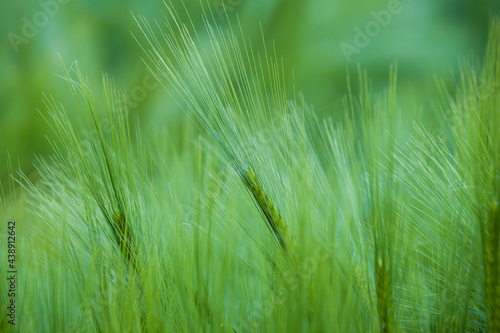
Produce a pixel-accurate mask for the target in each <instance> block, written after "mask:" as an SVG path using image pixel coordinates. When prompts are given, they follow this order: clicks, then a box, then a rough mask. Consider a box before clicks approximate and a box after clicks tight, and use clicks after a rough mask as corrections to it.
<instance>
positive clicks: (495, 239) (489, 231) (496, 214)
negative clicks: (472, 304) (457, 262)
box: [483, 201, 500, 332]
mask: <svg viewBox="0 0 500 333" xmlns="http://www.w3.org/2000/svg"><path fill="white" fill-rule="evenodd" d="M483 237H484V240H483V251H484V263H485V267H484V270H485V292H486V312H487V315H488V328H489V331H490V332H500V211H499V203H498V201H493V202H491V205H490V212H489V214H488V221H487V224H486V226H485V230H483Z"/></svg>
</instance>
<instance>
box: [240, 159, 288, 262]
mask: <svg viewBox="0 0 500 333" xmlns="http://www.w3.org/2000/svg"><path fill="white" fill-rule="evenodd" d="M243 182H244V183H245V185H246V186H247V188H248V190H249V191H250V193H251V195H252V196H253V199H254V200H255V202H256V203H257V206H258V207H259V208H260V210H261V212H262V214H263V215H264V217H265V219H266V222H267V226H268V227H269V229H270V230H271V232H272V233H273V235H274V237H275V238H276V241H277V242H278V244H279V245H280V247H281V249H282V250H283V252H284V253H287V254H289V253H290V252H291V253H292V254H295V241H294V239H293V236H292V235H291V233H290V231H289V230H288V227H287V225H286V223H285V220H284V219H283V217H282V215H281V214H280V212H279V210H278V208H277V207H276V206H275V205H274V204H273V202H272V201H271V199H270V198H269V197H268V196H267V194H266V193H265V192H264V190H263V189H262V186H261V185H260V183H259V180H258V179H257V176H256V175H255V173H254V172H253V170H252V169H251V168H249V169H248V170H247V171H246V173H244V175H243Z"/></svg>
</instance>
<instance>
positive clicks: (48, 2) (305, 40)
mask: <svg viewBox="0 0 500 333" xmlns="http://www.w3.org/2000/svg"><path fill="white" fill-rule="evenodd" d="M202 1H203V5H204V7H205V9H207V10H208V9H210V10H212V11H213V13H214V17H215V20H216V21H217V23H218V24H221V25H223V26H227V19H228V18H229V19H230V20H236V18H237V17H239V19H240V20H241V24H242V27H243V30H244V33H245V34H246V35H248V36H249V37H250V38H251V39H252V40H253V41H254V45H255V48H256V49H257V50H258V49H259V48H260V47H261V45H262V43H259V41H260V40H261V27H262V31H263V33H264V35H265V38H266V40H267V43H268V44H270V43H272V42H274V43H275V47H276V52H277V54H278V55H281V56H283V60H284V64H285V66H286V69H287V72H288V73H289V74H290V75H289V79H291V78H292V75H291V73H292V71H293V77H294V80H295V85H296V88H297V90H298V91H299V92H301V93H302V94H303V96H304V97H305V100H306V101H307V102H308V103H310V104H312V105H314V108H315V110H316V112H318V113H319V114H320V115H322V116H332V117H340V116H341V112H342V109H341V98H342V97H343V96H344V95H345V94H346V69H355V68H356V66H357V65H358V64H359V65H361V67H363V68H366V69H367V70H368V73H369V75H370V77H371V78H372V79H373V87H374V90H383V89H385V88H386V86H387V81H388V73H389V68H390V65H391V64H392V63H394V62H397V64H398V73H399V81H398V82H399V93H400V96H401V99H400V100H402V107H408V108H418V109H422V114H423V117H425V118H427V119H429V120H430V121H432V119H433V117H434V116H435V115H432V114H427V113H426V112H425V106H426V105H427V104H428V103H432V102H433V99H434V98H435V97H436V96H434V92H435V86H436V83H435V79H436V77H440V78H442V79H444V80H445V81H448V82H452V81H453V80H454V75H455V74H456V73H457V71H458V67H459V63H460V59H464V58H467V57H469V56H471V55H472V54H474V55H476V56H477V57H478V58H480V57H481V55H482V53H483V49H484V47H485V42H486V37H487V31H488V21H489V17H490V16H491V15H494V14H495V13H498V12H499V10H500V1H494V0H476V1H468V0H413V1H403V0H402V1H400V2H399V1H394V0H391V1H386V0H380V1H379V0H371V1H367V0H363V1H362V0H351V1H341V0H328V1H327V0H309V1H303V0H226V1H225V9H226V14H227V17H226V16H225V15H224V14H223V12H222V10H223V8H224V7H223V6H222V3H221V1H220V0H208V1H207V0H202ZM184 2H185V6H186V8H187V9H188V12H189V14H190V16H191V18H192V19H193V22H194V24H195V26H196V27H197V28H199V29H200V31H201V30H202V29H203V22H202V6H201V5H200V2H199V1H198V0H195V1H189V0H185V1H184ZM172 3H173V5H174V6H176V7H177V8H179V9H182V3H181V2H180V1H176V0H172ZM395 5H397V6H398V8H399V9H400V10H398V13H397V14H393V15H391V17H390V20H389V22H388V23H387V22H386V23H387V24H384V25H381V24H380V23H379V24H378V25H379V29H378V30H379V31H377V30H376V27H374V26H373V22H374V21H375V22H376V19H375V16H374V14H373V12H376V13H380V12H381V11H386V10H389V8H390V6H395ZM0 8H1V10H0V35H1V42H0V94H1V95H0V97H1V98H0V181H2V182H3V183H5V181H6V180H7V178H8V168H7V162H6V160H7V156H8V154H9V155H10V156H11V159H12V160H13V162H14V164H15V165H16V167H17V164H19V166H20V167H21V168H22V169H23V171H24V172H25V173H26V174H27V175H29V177H31V178H33V179H34V180H36V172H35V169H34V166H33V163H34V161H35V156H36V155H41V156H44V157H47V156H49V155H50V153H51V148H50V145H49V141H48V140H47V138H46V136H48V137H49V138H51V136H52V137H53V135H52V133H51V131H50V128H49V127H48V125H47V124H46V122H45V121H44V119H43V114H44V112H46V109H45V106H44V104H43V94H44V93H45V94H47V95H52V96H54V98H55V99H56V100H58V101H61V102H62V103H64V104H65V105H66V107H67V109H68V110H69V111H70V112H71V105H72V104H71V96H70V94H69V91H68V89H67V87H66V83H65V82H64V81H63V80H62V79H61V78H59V77H58V76H57V75H56V74H61V73H62V72H63V69H62V67H61V64H60V59H62V61H63V62H64V63H65V64H66V66H69V65H71V63H72V62H73V61H75V60H78V62H79V64H80V67H81V68H82V70H83V71H85V73H86V74H87V75H88V78H89V80H90V81H91V82H93V83H94V86H95V87H98V86H99V82H100V79H101V74H102V73H107V74H109V75H110V76H112V77H114V79H115V82H116V86H117V88H118V89H119V90H121V91H123V92H126V93H128V95H129V101H130V103H129V110H130V116H131V121H132V122H133V124H134V126H140V127H141V129H142V132H143V133H162V132H170V133H171V134H172V135H171V136H172V137H175V136H176V135H177V134H178V132H179V131H180V130H181V129H182V126H180V124H182V122H185V121H186V119H187V117H186V113H185V110H182V105H178V104H177V103H175V101H173V100H172V98H171V97H170V95H169V94H168V93H167V92H166V91H165V90H164V89H163V88H162V87H159V86H157V85H156V84H154V81H152V76H151V75H150V74H149V72H148V70H147V68H146V66H145V65H144V63H143V61H142V60H141V56H142V55H143V54H142V50H141V48H140V46H139V44H138V43H137V41H136V40H135V39H134V36H133V35H135V36H137V37H138V38H139V40H140V38H141V32H140V30H139V29H138V28H137V25H136V23H135V21H134V18H133V15H132V13H134V14H136V15H142V16H145V17H146V18H148V19H149V20H150V21H151V20H153V19H156V20H158V21H160V22H161V21H162V20H163V19H164V17H165V15H166V14H167V11H166V8H165V5H164V3H163V1H139V0H120V1H118V0H106V1H98V0H85V1H84V0H41V1H13V0H2V1H1V5H0ZM181 15H182V16H183V17H184V19H186V20H187V16H186V14H185V13H184V14H183V13H182V12H181ZM370 24H371V25H372V26H371V28H374V29H375V30H373V31H372V35H373V37H369V41H368V42H367V43H364V44H363V47H361V48H358V51H357V52H356V53H353V54H352V56H351V59H347V58H346V56H345V54H344V52H343V51H342V45H347V44H349V45H351V46H355V39H356V36H357V33H358V31H359V30H365V29H366V28H367V27H368V26H370ZM358 29H359V30H358ZM374 32H376V33H374ZM365 42H366V41H365ZM342 43H345V44H342ZM365 44H366V45H365ZM348 60H350V61H348ZM139 124H140V125H139ZM151 136H152V135H151Z"/></svg>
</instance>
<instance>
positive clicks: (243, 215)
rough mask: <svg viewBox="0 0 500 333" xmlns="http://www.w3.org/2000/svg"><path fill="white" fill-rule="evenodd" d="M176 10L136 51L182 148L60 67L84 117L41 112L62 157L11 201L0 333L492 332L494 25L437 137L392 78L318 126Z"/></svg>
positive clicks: (269, 55) (497, 140)
mask: <svg viewBox="0 0 500 333" xmlns="http://www.w3.org/2000/svg"><path fill="white" fill-rule="evenodd" d="M167 10H168V12H169V16H168V17H167V18H166V22H165V25H164V26H163V25H160V24H155V25H151V24H150V23H148V20H146V19H145V18H143V17H136V18H135V19H136V21H137V23H138V25H139V27H140V29H139V31H140V33H139V34H137V36H136V39H137V40H138V42H139V44H140V45H141V48H142V49H143V52H144V61H145V63H146V65H147V66H148V68H149V69H150V70H151V73H152V75H154V76H155V78H156V79H157V80H158V82H159V83H161V85H162V86H163V87H164V88H165V90H166V92H165V93H170V94H172V95H174V96H175V98H176V100H177V101H178V103H179V104H180V105H181V106H182V107H183V108H184V109H185V110H186V112H187V113H188V114H190V115H193V119H189V121H186V122H185V124H184V125H183V126H184V127H183V131H182V133H183V134H182V135H183V136H184V137H183V140H182V142H183V145H184V146H183V147H182V149H181V150H180V152H179V151H178V150H176V149H174V148H173V147H172V145H171V144H170V143H171V139H172V138H171V137H170V134H169V133H164V134H163V135H162V136H161V137H159V138H157V139H156V140H145V139H146V138H147V136H148V135H149V134H148V133H143V132H140V130H134V129H133V128H132V127H131V126H130V124H129V120H128V118H127V117H126V116H124V115H126V114H127V112H126V110H124V109H123V107H124V106H125V105H127V103H126V96H125V95H122V94H120V93H119V92H117V91H116V89H115V88H114V84H113V81H112V80H111V79H110V78H109V77H108V76H106V75H104V76H103V81H102V87H100V88H98V89H96V88H95V87H91V85H90V83H89V80H88V79H87V78H86V77H85V76H84V75H83V74H82V72H81V69H80V67H79V65H78V63H77V62H74V63H72V64H71V65H70V66H69V67H64V65H63V70H64V75H62V77H63V78H64V80H65V81H66V82H67V84H68V89H69V91H70V92H71V94H72V96H73V99H74V104H72V105H71V108H67V107H65V106H63V105H61V104H58V103H57V102H56V101H55V99H54V98H53V97H51V96H46V98H45V101H46V108H47V110H45V111H41V113H42V114H43V115H44V117H45V118H46V121H47V123H49V124H50V126H51V128H52V132H53V134H52V135H53V136H54V138H53V139H54V141H53V152H54V153H53V155H52V156H51V157H50V158H47V159H42V158H40V159H39V160H38V162H37V172H38V174H39V177H40V179H39V180H38V181H37V182H36V183H34V182H31V181H30V180H29V177H27V176H26V175H24V174H23V173H22V171H20V170H19V171H18V172H12V174H13V180H12V181H11V184H10V185H9V186H10V187H12V188H13V190H11V191H9V193H11V195H9V196H7V195H6V194H3V193H4V191H3V190H2V196H1V197H0V199H1V202H0V210H1V214H2V216H9V218H14V217H15V218H17V219H23V220H25V221H30V222H29V226H26V227H24V229H22V230H20V231H19V237H18V238H19V241H18V243H17V260H18V271H17V274H18V283H19V285H18V288H19V293H18V296H17V300H18V308H17V309H18V310H17V311H18V313H19V315H18V317H17V319H16V320H17V322H16V325H15V327H14V328H13V326H11V325H10V324H9V323H8V317H7V313H6V307H5V306H2V308H1V310H0V314H1V318H0V328H1V331H2V332H3V331H8V330H9V329H10V330H13V329H15V330H19V331H21V332H75V331H76V332H136V331H137V332H141V331H142V332H327V331H333V332H500V211H499V210H500V208H499V202H500V171H499V166H500V136H499V134H498V129H499V128H500V114H499V113H498V112H499V110H500V20H498V19H496V18H494V19H492V21H491V27H490V36H489V40H488V47H487V50H486V52H485V57H484V59H483V60H482V61H481V62H480V61H476V60H473V59H471V60H467V61H464V62H463V66H462V69H461V72H460V77H459V78H458V80H457V85H456V89H453V92H451V91H452V90H450V89H449V87H447V86H446V85H445V84H444V83H438V84H437V86H436V92H437V94H438V95H439V103H436V104H434V105H433V106H432V107H435V110H434V111H435V112H436V113H438V114H442V115H443V117H442V125H441V126H440V127H441V130H440V131H439V133H438V134H436V133H434V132H431V131H430V130H429V129H428V128H427V127H426V125H425V123H424V122H422V121H420V118H419V112H418V108H415V110H405V109H403V108H402V107H401V106H400V104H399V103H398V93H397V76H398V75H397V74H398V73H397V66H396V65H394V66H392V69H391V70H390V71H389V73H388V78H389V79H388V80H389V85H388V88H387V89H386V92H385V93H381V94H375V93H373V92H372V87H371V81H370V79H369V77H368V74H367V73H366V71H364V70H362V69H359V70H358V72H357V75H352V74H351V73H348V74H347V77H348V88H349V94H348V95H347V96H346V97H345V99H344V101H343V109H342V113H343V115H344V117H343V120H341V121H334V120H332V119H329V118H327V119H324V118H321V117H319V116H318V115H316V114H315V112H314V109H313V107H312V106H311V105H308V104H307V103H306V101H305V100H304V99H303V98H302V97H300V94H299V93H298V92H297V91H296V89H300V87H295V84H294V81H293V75H292V73H286V72H285V70H284V66H283V64H282V60H281V58H280V57H279V55H277V54H276V52H275V51H274V48H272V47H270V46H269V44H268V43H267V42H266V41H265V40H264V41H263V43H264V50H265V52H264V53H261V54H259V53H258V52H254V47H253V46H252V42H251V41H249V40H247V39H246V38H245V33H244V31H243V29H242V28H241V27H240V25H239V24H238V21H234V20H229V18H228V21H229V22H231V23H229V26H228V29H224V28H222V27H220V26H218V25H217V24H215V23H214V22H215V20H214V17H213V14H212V13H211V12H210V9H209V8H206V9H205V16H204V29H203V30H202V31H201V30H199V29H198V30H197V29H196V27H195V25H194V24H192V23H191V21H188V22H182V21H181V19H180V16H179V15H178V13H177V12H176V9H175V8H174V7H172V6H167ZM70 110H71V111H70ZM73 110H77V111H78V119H79V121H80V123H79V124H78V126H76V125H77V124H75V123H74V120H70V119H73V118H74V117H73V116H72V114H71V113H72V112H74V111H73ZM104 124H108V125H109V128H107V127H106V126H104ZM49 138H50V135H49ZM193 138H195V139H193ZM146 141H147V143H146ZM10 169H11V170H13V167H12V166H11V167H10ZM14 181H15V182H16V183H17V184H19V185H20V186H21V190H18V191H17V192H16V191H14V188H16V185H15V184H14ZM14 194H17V195H14ZM0 247H1V248H6V247H7V245H6V238H5V237H2V238H1V239H0ZM0 272H1V276H5V275H6V274H7V269H6V268H5V267H4V266H2V265H0ZM0 283H1V285H2V288H1V293H0V297H1V299H2V304H7V303H6V302H7V301H8V299H9V297H8V295H7V290H8V288H7V287H8V286H7V282H6V279H2V282H0Z"/></svg>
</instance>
